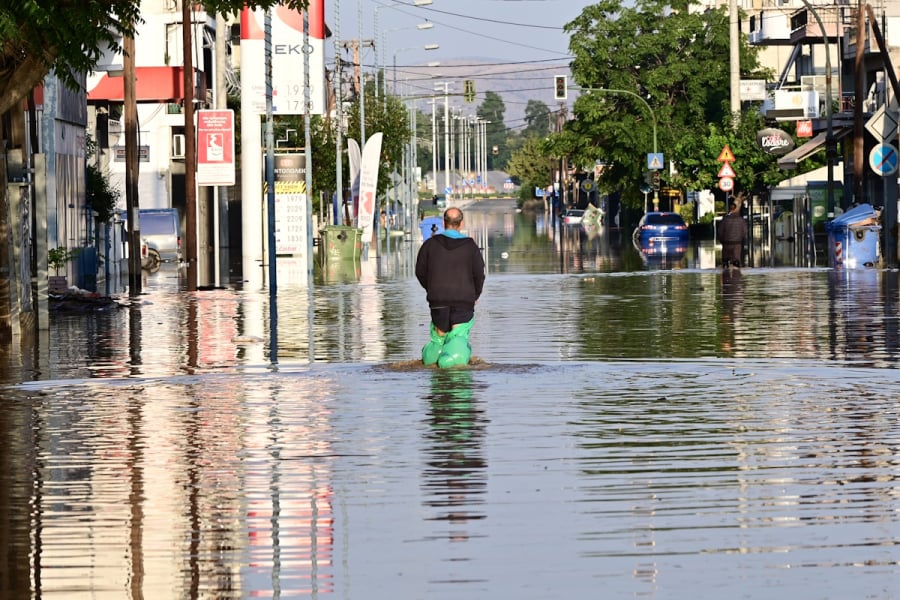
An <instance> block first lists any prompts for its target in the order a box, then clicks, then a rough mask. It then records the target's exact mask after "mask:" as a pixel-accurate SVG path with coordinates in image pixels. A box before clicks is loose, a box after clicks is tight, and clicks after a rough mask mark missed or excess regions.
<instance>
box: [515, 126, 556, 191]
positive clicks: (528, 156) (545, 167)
mask: <svg viewBox="0 0 900 600" xmlns="http://www.w3.org/2000/svg"><path fill="white" fill-rule="evenodd" d="M507 171H508V172H509V175H510V176H511V177H514V178H516V179H518V181H519V183H520V184H521V190H522V194H523V195H526V196H527V197H528V198H531V196H532V190H534V188H536V187H541V188H545V187H547V185H548V184H549V183H550V177H551V173H550V159H549V158H548V153H547V149H546V148H545V143H544V142H543V141H542V140H541V139H539V138H537V137H536V136H531V137H528V138H525V140H524V142H523V145H522V147H521V148H520V149H519V150H518V151H517V152H515V153H514V154H513V155H512V157H510V159H509V164H508V165H507Z"/></svg>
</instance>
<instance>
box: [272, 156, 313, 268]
mask: <svg viewBox="0 0 900 600" xmlns="http://www.w3.org/2000/svg"><path fill="white" fill-rule="evenodd" d="M306 242H307V234H306V156H304V155H303V154H276V155H275V253H276V254H292V255H303V256H306V252H307V247H306Z"/></svg>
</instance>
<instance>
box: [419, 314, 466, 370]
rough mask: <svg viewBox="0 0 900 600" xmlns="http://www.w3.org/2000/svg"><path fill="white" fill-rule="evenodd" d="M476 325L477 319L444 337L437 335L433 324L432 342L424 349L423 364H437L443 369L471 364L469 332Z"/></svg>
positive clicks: (456, 328)
mask: <svg viewBox="0 0 900 600" xmlns="http://www.w3.org/2000/svg"><path fill="white" fill-rule="evenodd" d="M474 323H475V319H472V320H471V321H469V322H468V323H460V324H459V325H457V326H455V327H454V328H453V329H451V330H450V331H448V332H447V333H445V334H444V335H443V336H440V335H438V334H437V331H436V330H435V328H434V323H432V324H431V340H430V341H429V342H428V343H427V344H425V346H424V347H423V348H422V362H423V363H424V364H425V365H434V364H436V365H437V366H438V367H440V368H441V369H446V368H448V367H455V366H457V365H467V364H469V359H470V358H472V347H471V346H470V345H469V330H470V329H472V325H473V324H474Z"/></svg>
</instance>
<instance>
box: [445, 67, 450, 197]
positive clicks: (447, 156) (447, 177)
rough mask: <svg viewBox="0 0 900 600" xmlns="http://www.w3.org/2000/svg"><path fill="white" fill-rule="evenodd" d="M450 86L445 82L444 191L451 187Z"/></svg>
mask: <svg viewBox="0 0 900 600" xmlns="http://www.w3.org/2000/svg"><path fill="white" fill-rule="evenodd" d="M449 87H450V84H449V83H447V82H446V81H445V82H444V189H448V188H449V187H450V96H449V91H448V90H449Z"/></svg>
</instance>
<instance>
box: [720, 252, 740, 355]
mask: <svg viewBox="0 0 900 600" xmlns="http://www.w3.org/2000/svg"><path fill="white" fill-rule="evenodd" d="M743 302H744V282H743V280H742V279H741V270H740V269H732V268H727V269H722V308H723V310H722V353H723V354H724V355H725V356H731V354H732V352H734V340H735V336H736V335H737V331H736V329H737V326H738V320H739V319H740V314H739V309H740V306H741V304H742V303H743Z"/></svg>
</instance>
